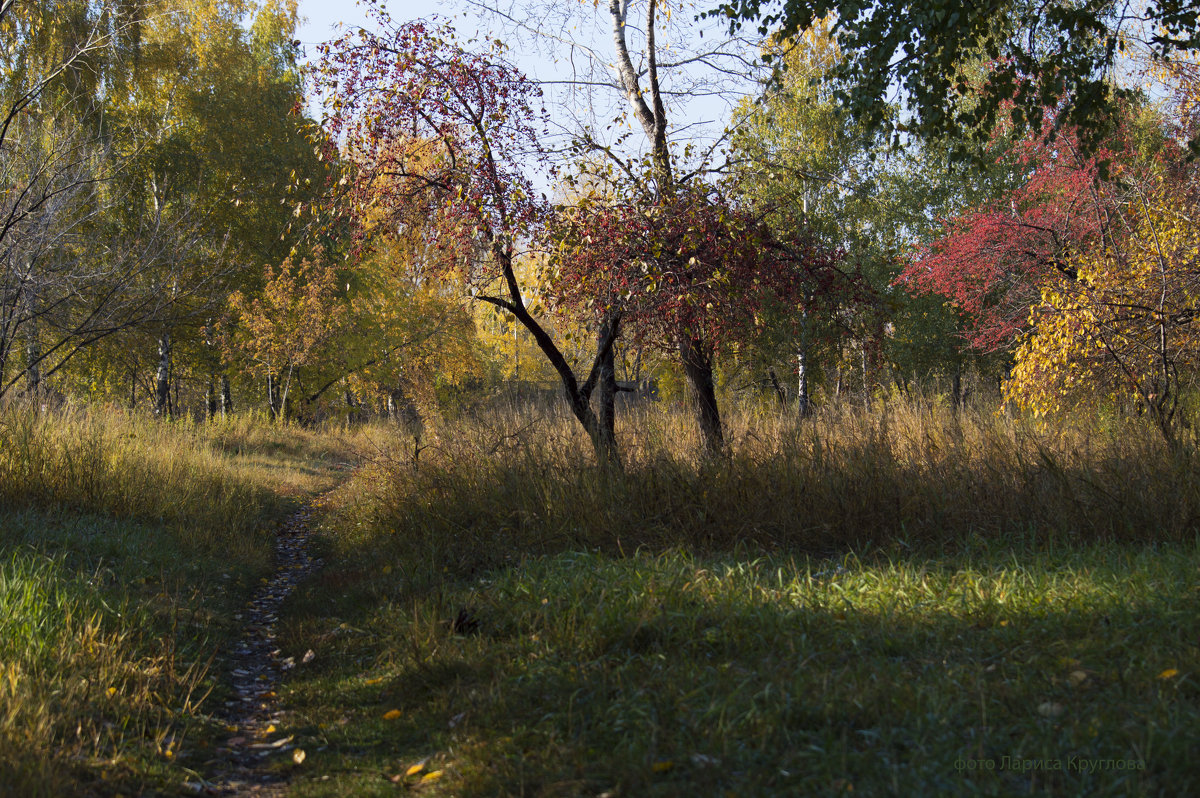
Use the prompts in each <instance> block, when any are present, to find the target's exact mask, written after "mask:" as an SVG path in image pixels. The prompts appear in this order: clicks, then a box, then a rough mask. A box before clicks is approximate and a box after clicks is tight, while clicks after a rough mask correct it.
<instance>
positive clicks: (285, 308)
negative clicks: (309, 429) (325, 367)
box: [227, 251, 346, 419]
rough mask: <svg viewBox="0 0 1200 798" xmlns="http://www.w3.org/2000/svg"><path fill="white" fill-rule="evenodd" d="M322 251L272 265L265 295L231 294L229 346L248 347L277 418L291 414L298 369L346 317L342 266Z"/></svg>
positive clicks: (265, 287)
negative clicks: (323, 258) (339, 268)
mask: <svg viewBox="0 0 1200 798" xmlns="http://www.w3.org/2000/svg"><path fill="white" fill-rule="evenodd" d="M321 255H322V253H321V252H320V251H318V252H317V253H316V255H315V257H314V258H313V259H309V258H303V259H301V260H299V261H296V260H293V259H291V258H289V259H287V260H285V261H284V262H283V263H282V264H281V265H280V266H279V268H278V269H273V268H270V267H268V269H267V274H266V280H265V284H264V288H263V292H262V296H261V297H258V298H254V299H249V298H247V297H246V296H245V295H243V294H242V293H241V292H235V293H234V294H233V295H232V296H231V297H230V299H229V304H230V309H231V310H232V312H233V314H234V318H233V319H232V320H231V330H232V334H230V335H228V336H227V347H228V348H229V349H231V350H238V351H240V352H241V353H243V354H244V355H245V356H246V357H247V358H248V359H249V360H250V362H251V363H252V364H253V368H254V370H255V371H256V372H257V373H258V374H259V376H260V377H262V378H263V379H265V380H266V383H267V409H268V412H269V413H270V415H271V418H278V419H286V418H287V412H288V395H289V393H290V392H291V388H292V384H293V380H295V379H296V377H297V373H298V371H299V370H300V368H302V367H304V366H307V365H308V364H310V363H312V362H313V360H314V359H315V358H316V357H317V355H318V354H320V353H321V351H322V348H323V346H324V345H325V344H326V343H327V342H328V341H329V340H330V339H331V338H333V337H334V336H335V335H336V334H337V332H338V331H339V329H340V327H341V325H342V324H343V322H344V320H345V317H346V308H345V306H344V304H343V303H342V302H341V301H340V298H339V297H338V295H337V288H338V285H339V284H340V281H339V280H338V275H337V272H336V271H335V270H334V268H333V266H331V265H329V264H328V263H321ZM232 353H233V352H232V351H231V353H230V354H232Z"/></svg>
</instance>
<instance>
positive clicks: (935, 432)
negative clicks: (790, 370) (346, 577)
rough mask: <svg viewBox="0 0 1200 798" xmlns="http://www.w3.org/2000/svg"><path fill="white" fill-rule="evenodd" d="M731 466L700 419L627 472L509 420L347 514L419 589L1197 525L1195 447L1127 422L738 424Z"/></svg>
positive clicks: (860, 419)
mask: <svg viewBox="0 0 1200 798" xmlns="http://www.w3.org/2000/svg"><path fill="white" fill-rule="evenodd" d="M727 423H728V439H729V440H730V442H731V443H730V446H729V453H728V456H727V457H723V458H716V459H713V458H708V457H706V456H704V454H703V447H702V445H701V442H700V441H699V439H698V437H697V435H696V433H695V431H694V426H693V424H692V421H691V417H690V415H689V414H688V413H686V412H684V411H683V410H682V409H680V408H674V409H672V408H667V407H661V406H646V407H641V408H635V409H633V410H631V411H628V412H626V413H624V414H623V415H622V416H621V417H620V424H619V432H618V437H619V439H620V441H621V445H622V449H623V455H624V459H625V467H624V470H623V471H621V472H619V473H618V472H611V471H605V470H602V469H599V468H597V467H596V466H595V465H594V463H593V459H592V455H591V449H590V447H589V445H588V443H587V440H586V438H585V437H584V436H583V434H582V433H581V432H580V431H579V430H578V428H577V424H575V422H574V421H573V420H572V419H570V418H569V417H568V416H566V414H564V413H562V412H560V411H558V410H555V409H547V408H531V407H524V408H523V407H516V406H510V407H507V408H503V409H500V410H492V411H487V412H481V413H479V414H477V415H476V416H474V417H470V418H465V419H461V420H460V421H458V422H456V423H454V424H451V425H445V426H443V427H441V428H440V429H437V430H434V431H432V432H431V433H429V434H427V437H426V439H425V441H424V442H423V443H424V446H425V448H423V449H421V450H420V452H419V455H418V454H417V450H416V448H414V447H413V445H412V441H407V442H398V443H397V444H396V446H394V447H393V449H391V450H390V452H389V453H388V454H387V456H384V457H381V458H379V459H378V460H377V461H376V462H375V463H374V464H373V465H372V466H371V467H370V468H369V469H366V470H365V471H364V472H363V474H362V476H361V478H360V479H358V480H357V482H356V485H355V488H354V491H352V492H351V493H350V494H348V495H347V496H346V498H345V500H344V506H343V513H344V517H345V523H343V524H342V525H341V527H342V528H343V529H345V530H348V531H349V535H350V537H349V538H348V539H347V545H349V546H353V545H354V539H355V535H358V536H359V538H360V542H361V540H362V539H365V538H366V537H372V536H376V535H378V533H380V532H383V533H384V534H383V535H382V536H380V542H385V541H387V540H389V539H390V540H391V541H392V545H395V546H398V547H400V548H401V549H402V552H399V553H398V556H399V557H400V559H402V560H403V561H405V562H410V563H413V564H412V566H411V567H412V569H413V571H414V573H422V572H428V570H429V568H430V567H431V566H436V568H437V569H438V570H441V569H444V568H447V567H450V568H451V569H454V570H460V571H465V572H473V571H475V570H478V569H479V568H483V567H489V566H492V565H497V564H500V563H499V562H497V560H498V559H499V560H503V559H504V558H511V557H513V556H520V554H522V553H538V552H551V551H557V550H564V549H594V548H599V549H603V550H613V551H626V552H628V551H632V550H635V549H637V548H639V547H650V548H653V549H663V548H670V547H687V548H690V549H698V550H715V549H727V548H729V547H731V546H737V545H743V544H751V545H754V546H758V547H761V548H764V549H768V550H770V549H775V548H781V547H787V548H789V549H793V550H797V549H798V550H802V551H808V552H812V553H830V552H834V551H841V550H845V549H847V548H850V547H855V548H861V547H863V546H871V545H887V546H891V545H908V546H923V545H929V546H934V547H938V546H961V545H973V544H974V543H976V542H979V541H984V542H986V541H998V540H1004V539H1012V538H1013V537H1014V536H1015V537H1017V538H1021V539H1022V540H1026V541H1029V542H1049V541H1071V540H1083V539H1095V540H1101V539H1104V540H1145V541H1178V540H1182V539H1191V538H1193V537H1194V536H1195V534H1196V530H1197V528H1198V526H1197V525H1198V523H1200V475H1198V473H1197V468H1196V466H1197V455H1196V452H1195V450H1194V449H1193V448H1189V447H1181V448H1179V449H1177V450H1174V451H1172V450H1170V449H1168V448H1167V447H1165V446H1164V445H1163V444H1162V442H1161V441H1160V440H1159V439H1158V437H1157V436H1156V434H1155V432H1154V431H1153V430H1152V429H1150V428H1149V427H1148V425H1143V424H1139V423H1138V422H1137V421H1136V420H1123V419H1113V418H1091V419H1079V420H1077V421H1076V422H1074V423H1071V424H1063V425H1058V426H1049V425H1046V424H1043V423H1039V422H1036V421H1033V420H1029V419H1021V418H1016V419H1014V418H1010V417H1009V416H1007V415H1003V414H996V413H992V412H985V411H964V412H962V413H960V414H954V413H952V412H951V411H950V410H949V409H947V408H945V407H939V406H937V405H936V404H931V403H928V402H911V403H898V402H892V403H890V404H886V405H884V404H877V405H876V407H875V408H874V409H873V410H870V411H868V410H865V409H863V408H860V407H843V408H833V409H829V408H827V409H824V410H822V411H820V412H818V413H817V414H816V415H815V416H813V417H811V418H809V419H805V420H799V419H797V418H795V417H794V416H793V415H792V414H788V413H783V412H778V411H776V410H774V409H759V410H753V411H741V412H737V411H734V412H732V413H729V414H728V417H727Z"/></svg>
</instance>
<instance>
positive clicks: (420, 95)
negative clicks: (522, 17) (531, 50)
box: [314, 0, 543, 283]
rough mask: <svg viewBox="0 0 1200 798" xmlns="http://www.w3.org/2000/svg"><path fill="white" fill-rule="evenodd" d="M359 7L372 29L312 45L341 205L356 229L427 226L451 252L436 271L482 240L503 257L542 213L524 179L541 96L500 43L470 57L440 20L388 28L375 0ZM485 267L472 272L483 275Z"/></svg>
mask: <svg viewBox="0 0 1200 798" xmlns="http://www.w3.org/2000/svg"><path fill="white" fill-rule="evenodd" d="M369 12H370V15H371V16H372V17H373V18H374V19H375V21H376V22H377V23H378V26H379V28H380V30H381V32H380V33H373V32H370V31H366V30H360V31H349V32H347V33H345V34H344V35H343V36H342V37H341V38H339V39H337V40H335V41H333V42H330V43H328V44H324V45H321V54H322V58H321V61H320V63H319V64H318V65H317V68H316V69H315V71H314V88H315V89H316V91H317V92H318V93H319V94H320V95H321V96H323V97H324V98H325V104H326V108H327V115H326V118H325V126H326V129H327V130H328V132H329V135H330V137H331V138H332V139H333V140H335V141H337V142H339V144H340V145H341V148H342V150H343V153H344V157H345V158H346V159H347V160H348V161H349V162H350V164H351V169H352V174H351V175H350V176H349V177H348V178H346V180H347V181H348V184H349V186H348V190H347V192H346V193H345V194H344V195H343V196H342V197H341V199H342V203H341V204H340V207H341V208H342V209H343V210H347V211H349V215H350V217H351V218H352V219H353V220H354V221H355V222H357V223H358V225H359V230H360V232H361V231H362V229H363V227H364V226H365V225H366V224H368V223H370V222H372V221H378V217H379V215H380V214H382V215H383V216H384V217H385V218H386V219H391V220H392V221H397V220H399V221H403V219H404V218H405V217H406V215H408V214H414V213H415V214H417V215H418V216H419V217H421V219H422V222H423V223H424V221H425V220H426V219H428V220H432V221H434V222H435V224H433V225H431V226H429V227H428V230H429V235H430V236H431V237H432V238H434V239H435V243H436V244H438V248H439V249H440V250H441V251H443V252H444V253H446V254H447V255H450V256H452V257H447V258H445V259H444V260H445V263H446V264H449V263H453V262H455V261H459V260H461V259H460V258H459V257H457V256H458V255H460V254H461V253H462V252H463V251H464V250H469V249H471V248H473V247H478V246H479V245H481V244H482V245H483V246H485V247H487V248H493V247H497V246H498V247H500V248H501V249H504V250H506V251H507V252H508V254H509V255H511V252H512V245H513V241H514V240H515V239H517V238H519V237H520V236H522V235H524V234H525V232H526V231H527V229H528V227H529V225H530V223H531V222H533V221H534V220H535V219H537V218H538V217H539V216H540V214H541V213H542V212H543V207H542V203H539V202H538V201H536V200H535V199H534V192H533V190H532V187H531V184H530V181H529V178H528V177H527V176H526V175H525V173H524V166H525V165H526V164H528V163H531V162H537V161H539V160H540V159H541V155H540V151H539V149H538V146H537V134H536V131H535V129H534V123H535V122H536V120H537V119H538V117H539V111H536V110H535V108H534V106H535V104H536V103H537V101H538V99H539V97H540V95H541V92H540V89H538V87H537V86H536V85H535V84H534V83H533V82H532V81H530V80H529V79H528V78H527V77H526V76H525V75H523V74H521V73H520V72H519V71H518V70H517V69H516V68H514V67H512V66H511V65H509V64H508V63H506V62H505V61H504V59H503V57H502V47H501V45H500V43H499V42H495V43H493V44H491V45H489V47H488V48H487V49H486V50H485V51H483V52H472V51H469V50H467V49H465V48H464V47H462V46H460V45H459V44H458V43H457V42H456V41H455V40H454V38H453V31H452V29H451V28H450V27H449V26H447V25H435V24H433V23H429V22H424V21H417V22H409V23H404V24H399V25H398V24H396V23H394V22H393V21H392V20H391V18H390V17H389V16H388V14H387V12H386V11H384V10H383V5H382V2H380V0H372V3H371V5H370V9H369ZM490 265H491V267H492V268H491V270H490V271H488V270H486V269H485V270H484V272H483V273H479V274H475V275H473V277H474V278H475V279H476V280H477V281H478V282H481V283H482V282H487V281H488V280H489V279H492V278H494V277H495V276H496V267H497V264H496V263H491V264H490Z"/></svg>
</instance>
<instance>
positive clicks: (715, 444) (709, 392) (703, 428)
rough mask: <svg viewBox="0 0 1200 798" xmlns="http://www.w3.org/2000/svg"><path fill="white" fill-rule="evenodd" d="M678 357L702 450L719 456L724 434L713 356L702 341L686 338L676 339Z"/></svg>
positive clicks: (723, 445) (723, 446) (722, 447)
mask: <svg viewBox="0 0 1200 798" xmlns="http://www.w3.org/2000/svg"><path fill="white" fill-rule="evenodd" d="M679 356H680V360H682V362H683V373H684V376H685V377H687V381H688V388H689V390H690V393H691V397H692V406H693V408H694V409H695V411H696V421H697V422H698V423H699V425H700V433H701V435H703V436H704V448H705V449H706V450H707V451H708V453H709V454H719V453H720V452H721V451H722V450H723V449H724V448H725V433H724V429H723V428H722V426H721V413H720V411H719V410H718V409H717V394H716V387H715V385H714V382H713V363H712V353H711V352H710V351H708V348H707V347H706V346H705V345H704V342H703V341H700V340H697V339H694V338H692V337H690V336H686V335H685V336H683V337H682V338H680V339H679Z"/></svg>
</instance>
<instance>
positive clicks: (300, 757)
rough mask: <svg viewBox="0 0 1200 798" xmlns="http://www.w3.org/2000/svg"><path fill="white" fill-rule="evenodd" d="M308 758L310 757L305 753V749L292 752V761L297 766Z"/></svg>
mask: <svg viewBox="0 0 1200 798" xmlns="http://www.w3.org/2000/svg"><path fill="white" fill-rule="evenodd" d="M306 756H308V754H306V753H304V749H303V748H297V749H296V750H295V751H292V761H293V762H295V763H296V764H297V765H299V764H300V763H301V762H303V761H304V757H306Z"/></svg>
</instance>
